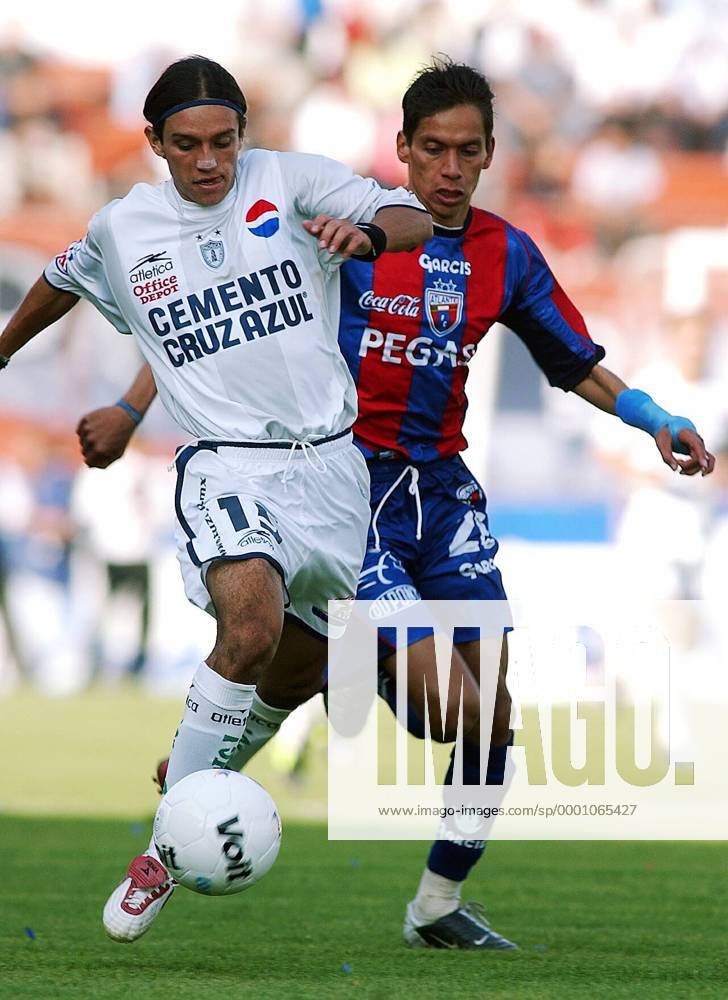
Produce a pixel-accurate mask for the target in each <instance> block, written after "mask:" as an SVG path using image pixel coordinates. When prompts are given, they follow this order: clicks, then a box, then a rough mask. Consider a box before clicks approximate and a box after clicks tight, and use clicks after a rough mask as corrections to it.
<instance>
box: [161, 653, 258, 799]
mask: <svg viewBox="0 0 728 1000" xmlns="http://www.w3.org/2000/svg"><path fill="white" fill-rule="evenodd" d="M254 694H255V685H254V684H236V683H235V681H229V680H226V679H225V678H224V677H221V676H220V674H217V673H215V671H214V670H211V669H210V667H208V665H207V664H206V663H201V664H200V665H199V667H198V668H197V670H196V671H195V675H194V677H193V678H192V686H191V687H190V690H189V694H188V695H187V700H186V702H185V712H184V715H183V716H182V721H181V722H180V724H179V729H178V730H177V733H176V735H175V738H174V742H173V743H172V752H171V753H170V755H169V767H168V768H167V781H166V786H167V788H171V787H172V785H174V784H176V783H177V782H178V781H179V780H180V779H181V778H184V777H186V776H187V775H188V774H192V772H193V771H204V770H206V769H207V768H209V767H230V758H231V757H232V755H233V754H234V752H235V751H236V750H237V749H238V745H239V743H240V740H241V738H242V736H243V733H244V732H245V723H246V720H247V718H248V713H249V712H250V706H251V704H252V702H253V695H254Z"/></svg>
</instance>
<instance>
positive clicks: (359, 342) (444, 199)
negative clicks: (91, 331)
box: [79, 61, 714, 950]
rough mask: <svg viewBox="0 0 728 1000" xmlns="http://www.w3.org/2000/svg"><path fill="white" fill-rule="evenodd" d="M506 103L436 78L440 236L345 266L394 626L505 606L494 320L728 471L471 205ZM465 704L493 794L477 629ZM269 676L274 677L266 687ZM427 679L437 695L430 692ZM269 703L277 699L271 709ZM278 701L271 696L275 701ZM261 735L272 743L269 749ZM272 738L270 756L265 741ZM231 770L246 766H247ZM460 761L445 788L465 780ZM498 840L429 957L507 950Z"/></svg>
mask: <svg viewBox="0 0 728 1000" xmlns="http://www.w3.org/2000/svg"><path fill="white" fill-rule="evenodd" d="M492 102H493V94H492V92H491V90H490V87H489V85H488V82H487V80H486V79H485V78H484V77H483V76H482V75H481V74H480V73H478V72H477V71H476V70H474V69H472V68H470V67H468V66H464V65H459V64H453V63H450V62H449V61H443V62H435V63H433V64H432V65H431V66H429V67H428V68H426V69H425V70H424V71H423V72H421V73H420V74H419V75H418V77H417V78H416V79H415V81H414V82H413V83H412V85H411V86H410V87H409V89H408V90H407V92H406V94H405V95H404V99H403V112H404V120H403V127H402V131H401V132H400V133H399V135H398V137H397V151H398V155H399V157H400V159H401V160H402V162H404V163H406V164H407V168H408V174H409V185H408V186H409V187H410V189H411V190H412V191H413V192H415V193H416V194H417V196H418V198H419V200H420V201H421V202H422V204H424V205H425V206H426V207H427V209H428V210H429V212H430V213H431V215H432V217H433V219H434V222H435V230H434V235H433V236H432V238H431V239H429V240H428V241H426V242H425V243H424V244H423V245H422V246H419V247H418V248H417V249H415V250H411V251H408V252H406V253H403V254H398V255H397V256H396V257H389V256H386V255H385V256H384V257H382V258H381V259H378V260H375V261H374V262H371V263H367V262H361V261H349V262H347V263H346V264H345V265H344V267H343V268H342V283H341V295H342V299H341V318H340V323H339V345H340V347H341V350H342V352H343V354H344V357H345V358H346V361H347V363H348V366H349V369H350V371H351V373H352V375H353V377H354V380H355V382H356V385H357V390H358V397H359V415H358V418H357V421H356V424H355V428H354V430H355V439H356V442H357V444H358V445H359V447H360V449H361V450H362V452H363V454H364V455H365V457H366V459H367V464H368V466H369V473H370V477H371V498H370V503H371V514H372V517H371V524H370V528H369V537H368V542H367V551H366V555H365V559H364V565H363V567H362V572H361V576H360V582H359V589H358V593H357V596H358V597H359V598H361V599H365V600H374V601H377V602H378V606H379V609H380V610H381V611H382V614H383V616H384V617H385V619H386V608H387V603H388V602H391V607H392V611H393V613H394V612H395V611H396V609H397V608H398V607H400V606H401V601H402V600H403V599H404V600H408V599H418V598H420V597H422V598H425V599H432V600H435V599H439V600H468V599H476V600H483V599H490V600H505V598H506V595H505V591H504V588H503V583H502V580H501V576H500V573H499V571H498V568H497V566H496V563H495V556H496V553H497V551H498V544H497V542H496V540H495V539H494V538H493V536H492V535H491V534H490V531H489V528H488V518H487V511H486V498H485V492H484V490H483V488H482V487H481V486H480V484H479V483H478V482H477V480H476V478H475V476H474V475H473V474H472V473H471V472H470V471H469V470H468V468H467V467H466V466H465V464H464V462H463V461H462V459H461V457H460V454H459V453H460V452H461V451H462V450H463V449H464V448H465V446H466V441H465V438H464V437H463V432H462V427H463V420H464V416H465V408H466V405H467V400H466V395H465V384H466V379H467V374H468V363H469V361H470V360H471V358H472V356H473V354H474V352H475V350H476V349H477V347H478V344H479V343H480V341H481V340H482V338H483V337H484V336H485V335H486V333H487V331H488V329H489V328H490V327H491V326H492V325H493V323H495V322H501V323H504V324H505V325H506V326H507V327H509V328H510V329H511V330H512V331H513V332H514V333H515V334H516V335H517V336H518V337H520V338H521V340H522V341H523V342H524V343H525V345H526V347H527V348H528V350H529V351H530V353H531V355H532V356H533V358H534V360H535V362H536V364H537V365H538V366H539V367H540V368H541V369H542V371H543V372H544V374H545V375H546V377H547V379H548V380H549V382H550V383H551V385H553V386H556V387H558V388H560V389H562V390H564V391H572V392H575V393H576V394H577V395H579V396H581V397H582V398H583V399H585V400H586V401H587V402H589V403H591V404H592V405H594V406H596V407H598V408H600V409H603V410H605V411H607V412H610V413H614V414H616V415H617V416H618V417H620V418H621V419H622V420H624V421H625V422H627V423H629V424H632V425H634V426H636V427H639V428H641V429H643V430H645V431H647V432H648V433H650V434H652V435H653V437H654V439H655V442H656V445H657V449H658V451H659V454H660V456H661V457H662V459H663V461H664V462H665V463H666V464H667V465H668V466H669V467H670V468H671V469H673V470H674V471H679V472H680V473H681V474H683V475H688V476H691V475H695V474H696V473H698V472H700V473H702V474H703V475H706V474H708V473H710V472H711V471H712V469H713V464H714V459H713V456H712V455H710V454H709V453H708V452H707V451H706V449H705V446H704V444H703V441H702V439H701V438H700V436H699V435H698V434H697V432H696V430H695V428H694V426H693V425H692V423H691V422H690V421H689V420H687V419H685V418H682V417H674V416H672V415H671V414H669V413H668V412H666V411H665V410H663V409H662V408H661V407H659V406H658V405H657V404H656V403H654V402H653V401H652V400H651V399H650V398H649V397H648V396H647V395H646V394H645V393H643V392H641V391H640V390H638V389H628V388H627V386H626V385H625V383H624V382H623V381H622V380H621V379H620V378H618V377H617V376H616V375H614V374H613V373H611V372H610V371H609V370H608V369H606V368H604V367H603V366H602V365H601V364H600V362H601V360H602V358H603V357H604V350H603V349H602V348H601V347H599V346H598V345H596V344H594V343H593V342H592V340H591V338H590V337H589V334H588V331H587V329H586V326H585V323H584V320H583V318H582V317H581V315H580V313H579V312H578V310H577V309H576V308H575V306H574V305H573V304H572V303H571V301H570V300H569V298H568V297H567V295H566V294H565V293H564V291H563V290H562V289H561V287H560V286H559V284H558V282H557V281H556V279H555V278H554V276H553V274H552V272H551V270H550V268H549V267H548V264H547V263H546V261H545V260H544V257H543V255H542V254H541V252H540V251H539V249H538V248H537V247H536V245H535V244H534V242H533V240H532V239H531V238H530V237H529V236H528V235H527V234H526V233H524V232H522V231H520V230H518V229H517V228H516V227H514V226H512V225H511V224H509V223H508V222H506V221H505V220H504V219H502V218H499V217H498V216H496V215H493V214H492V213H490V212H486V211H482V210H480V209H476V208H473V207H472V206H471V204H470V202H471V198H472V195H473V193H474V191H475V188H476V187H477V184H478V181H479V179H480V175H481V172H482V171H483V170H486V169H487V168H488V167H489V166H490V164H491V161H492V158H493V153H494V149H495V141H494V138H493V106H492ZM153 394H154V387H153V384H152V383H151V381H150V380H149V378H148V377H147V376H145V374H144V373H141V374H140V376H139V378H138V380H137V382H136V383H135V385H134V386H133V387H132V389H131V390H130V394H128V395H127V400H128V401H129V402H131V403H132V404H133V405H134V406H135V407H137V408H139V409H140V411H142V412H143V411H144V410H145V409H146V407H147V406H148V405H149V402H150V401H151V398H152V397H153ZM133 428H134V425H133V423H132V421H131V420H130V419H129V418H128V417H127V416H126V415H125V414H124V413H122V412H121V410H119V409H118V408H117V409H114V408H113V407H112V408H106V409H104V410H100V411H95V413H94V414H91V415H88V416H86V417H84V418H83V419H82V421H81V423H80V425H79V434H80V438H81V442H82V447H83V450H84V454H85V457H86V460H87V461H88V462H90V463H91V464H97V465H104V464H108V462H109V461H112V460H113V458H115V457H118V454H120V453H121V452H122V451H123V448H124V447H125V444H126V441H127V440H128V438H129V436H130V435H131V433H132V431H133ZM387 639H391V635H389V636H388V635H387V633H386V630H384V633H383V641H382V644H381V649H380V655H381V664H380V678H381V684H380V693H381V694H382V695H383V696H384V697H385V698H387V700H388V701H389V703H390V704H391V705H392V706H394V673H395V658H394V655H393V651H392V648H391V645H388V644H387ZM409 640H410V642H411V645H410V647H409V650H408V695H409V702H410V707H411V711H410V720H409V723H410V728H411V730H412V731H414V732H420V733H421V732H422V729H423V719H424V715H425V711H426V710H427V709H426V705H425V694H426V695H427V706H428V707H429V712H430V717H429V724H430V731H431V732H432V734H433V736H435V738H439V739H442V740H451V739H453V738H454V735H455V732H456V726H457V714H458V707H459V705H458V701H457V700H456V698H455V697H453V698H452V699H451V700H450V701H449V703H448V705H447V711H446V713H445V718H444V723H443V720H442V719H441V717H440V714H439V713H440V702H439V692H438V686H437V685H438V681H437V671H436V666H435V656H434V642H433V638H432V635H431V634H425V633H423V634H417V633H416V632H410V635H409ZM455 643H456V646H455V651H454V654H453V662H452V665H451V684H450V691H451V692H458V694H459V692H460V681H461V680H462V681H463V692H464V694H463V731H464V734H465V738H464V745H463V780H464V782H465V784H477V783H479V781H480V752H481V748H480V745H479V714H478V713H479V697H478V680H479V670H480V662H481V658H480V653H481V648H480V647H481V644H480V642H479V636H478V634H477V632H476V631H475V630H469V629H461V630H459V632H456V635H455ZM497 643H498V646H499V647H500V662H499V676H498V686H497V694H496V704H495V713H494V720H493V729H492V735H491V744H490V747H489V748H488V763H487V773H486V781H487V783H489V784H493V785H500V786H501V787H502V788H503V790H504V791H505V787H506V784H507V773H508V763H509V762H508V746H509V743H510V738H511V732H510V709H511V705H510V697H509V694H508V690H507V686H506V669H507V642H506V641H505V639H503V640H501V638H500V637H498V639H497ZM269 679H270V678H269ZM423 680H424V684H423ZM258 695H259V698H258V701H257V703H256V704H254V706H253V708H252V710H251V715H250V720H249V723H248V727H247V730H246V738H247V740H248V746H247V747H243V748H242V749H241V752H240V754H239V756H238V757H237V758H236V759H235V761H234V763H235V764H236V765H238V764H239V765H242V764H244V763H245V761H246V760H247V759H249V758H250V756H252V753H253V752H254V751H255V750H256V749H257V748H258V747H259V746H261V745H262V744H263V743H264V742H266V741H267V739H269V738H270V736H271V735H272V733H273V732H274V731H275V729H276V728H277V727H278V725H280V722H281V721H282V719H283V718H284V717H285V715H286V714H287V711H286V710H285V709H283V708H279V707H276V706H278V705H280V704H281V703H280V702H277V701H276V700H275V691H274V690H273V688H272V687H270V688H266V689H265V690H264V689H263V688H259V691H258ZM263 696H265V697H263ZM266 698H267V701H266ZM256 734H258V736H257V737H256ZM256 738H257V743H256V742H255V740H256ZM232 763H233V762H231V764H232ZM452 770H453V765H452V764H451V766H450V770H449V771H448V775H447V776H446V781H448V780H451V778H452ZM484 849H485V842H484V841H482V840H481V841H473V840H461V841H459V842H458V841H453V840H451V839H440V840H437V841H436V842H435V843H434V844H433V846H432V849H431V851H430V853H429V856H428V859H427V863H426V866H425V868H424V871H423V873H422V877H421V880H420V884H419V887H418V889H417V892H416V894H415V896H414V898H413V900H412V901H411V902H410V903H409V904H408V906H407V909H406V914H405V922H404V935H405V939H406V941H407V942H408V943H409V944H410V945H412V946H415V947H428V946H429V947H441V948H443V947H444V948H468V949H470V948H476V949H491V950H492V949H508V948H513V947H515V946H514V945H513V944H512V943H511V942H510V941H508V940H507V939H506V938H504V937H502V936H501V935H499V934H497V933H496V932H495V931H493V930H492V929H491V928H490V927H489V926H488V924H487V921H486V920H485V918H484V915H483V912H482V909H481V907H480V906H479V904H474V903H465V904H463V903H462V902H461V898H460V896H461V890H462V886H463V883H464V882H465V880H466V878H467V876H468V874H469V872H470V871H471V869H472V868H473V866H474V865H475V864H476V862H477V861H478V860H479V858H480V857H481V856H482V854H483V851H484Z"/></svg>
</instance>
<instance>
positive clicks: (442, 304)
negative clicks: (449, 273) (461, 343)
mask: <svg viewBox="0 0 728 1000" xmlns="http://www.w3.org/2000/svg"><path fill="white" fill-rule="evenodd" d="M425 313H426V314H427V321H428V323H429V324H430V329H431V330H432V332H433V333H436V334H437V335H438V336H439V337H444V336H445V334H446V333H450V331H451V330H454V329H455V327H456V326H457V325H458V323H459V322H460V320H461V319H462V317H463V293H462V292H459V291H458V290H457V288H456V286H455V282H454V281H443V280H442V278H438V279H437V281H435V282H433V285H432V287H431V288H426V289H425Z"/></svg>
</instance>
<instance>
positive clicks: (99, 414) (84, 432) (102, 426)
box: [76, 406, 136, 469]
mask: <svg viewBox="0 0 728 1000" xmlns="http://www.w3.org/2000/svg"><path fill="white" fill-rule="evenodd" d="M135 428H136V424H135V423H134V421H133V420H132V418H131V417H130V416H129V415H128V414H127V413H125V412H124V410H122V409H121V408H120V407H118V406H102V407H101V409H99V410H92V411H91V413H87V414H86V415H85V416H83V417H81V419H80V421H79V423H78V427H77V428H76V434H77V435H78V440H79V442H80V444H81V454H82V455H83V460H84V462H85V463H86V465H88V467H89V468H90V469H105V468H106V467H107V466H108V465H111V463H112V462H115V461H116V460H117V458H121V456H122V455H123V454H124V452H125V451H126V446H127V445H128V444H129V440H130V438H131V436H132V434H133V433H134V430H135Z"/></svg>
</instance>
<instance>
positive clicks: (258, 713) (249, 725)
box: [227, 694, 293, 771]
mask: <svg viewBox="0 0 728 1000" xmlns="http://www.w3.org/2000/svg"><path fill="white" fill-rule="evenodd" d="M292 711H293V710H292V709H290V708H273V706H272V705H267V704H266V703H265V702H264V701H263V699H262V698H260V697H259V696H258V695H257V694H255V695H254V696H253V704H252V705H251V707H250V714H249V715H248V721H247V722H246V724H245V731H244V733H243V735H242V737H241V739H240V743H239V744H238V746H237V749H236V750H234V751H233V753H232V754H231V756H230V761H229V763H228V765H227V766H228V767H229V768H230V769H231V770H233V771H240V770H242V768H244V767H245V765H246V764H247V763H248V761H249V760H250V759H251V758H252V757H254V756H255V755H256V754H257V752H258V751H259V750H261V749H262V748H263V747H264V746H265V745H266V743H267V742H268V740H270V739H271V738H272V737H273V736H275V734H276V733H277V732H278V730H279V729H280V728H281V725H282V723H283V721H284V719H287V718H288V716H289V715H290V714H291V712H292Z"/></svg>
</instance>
